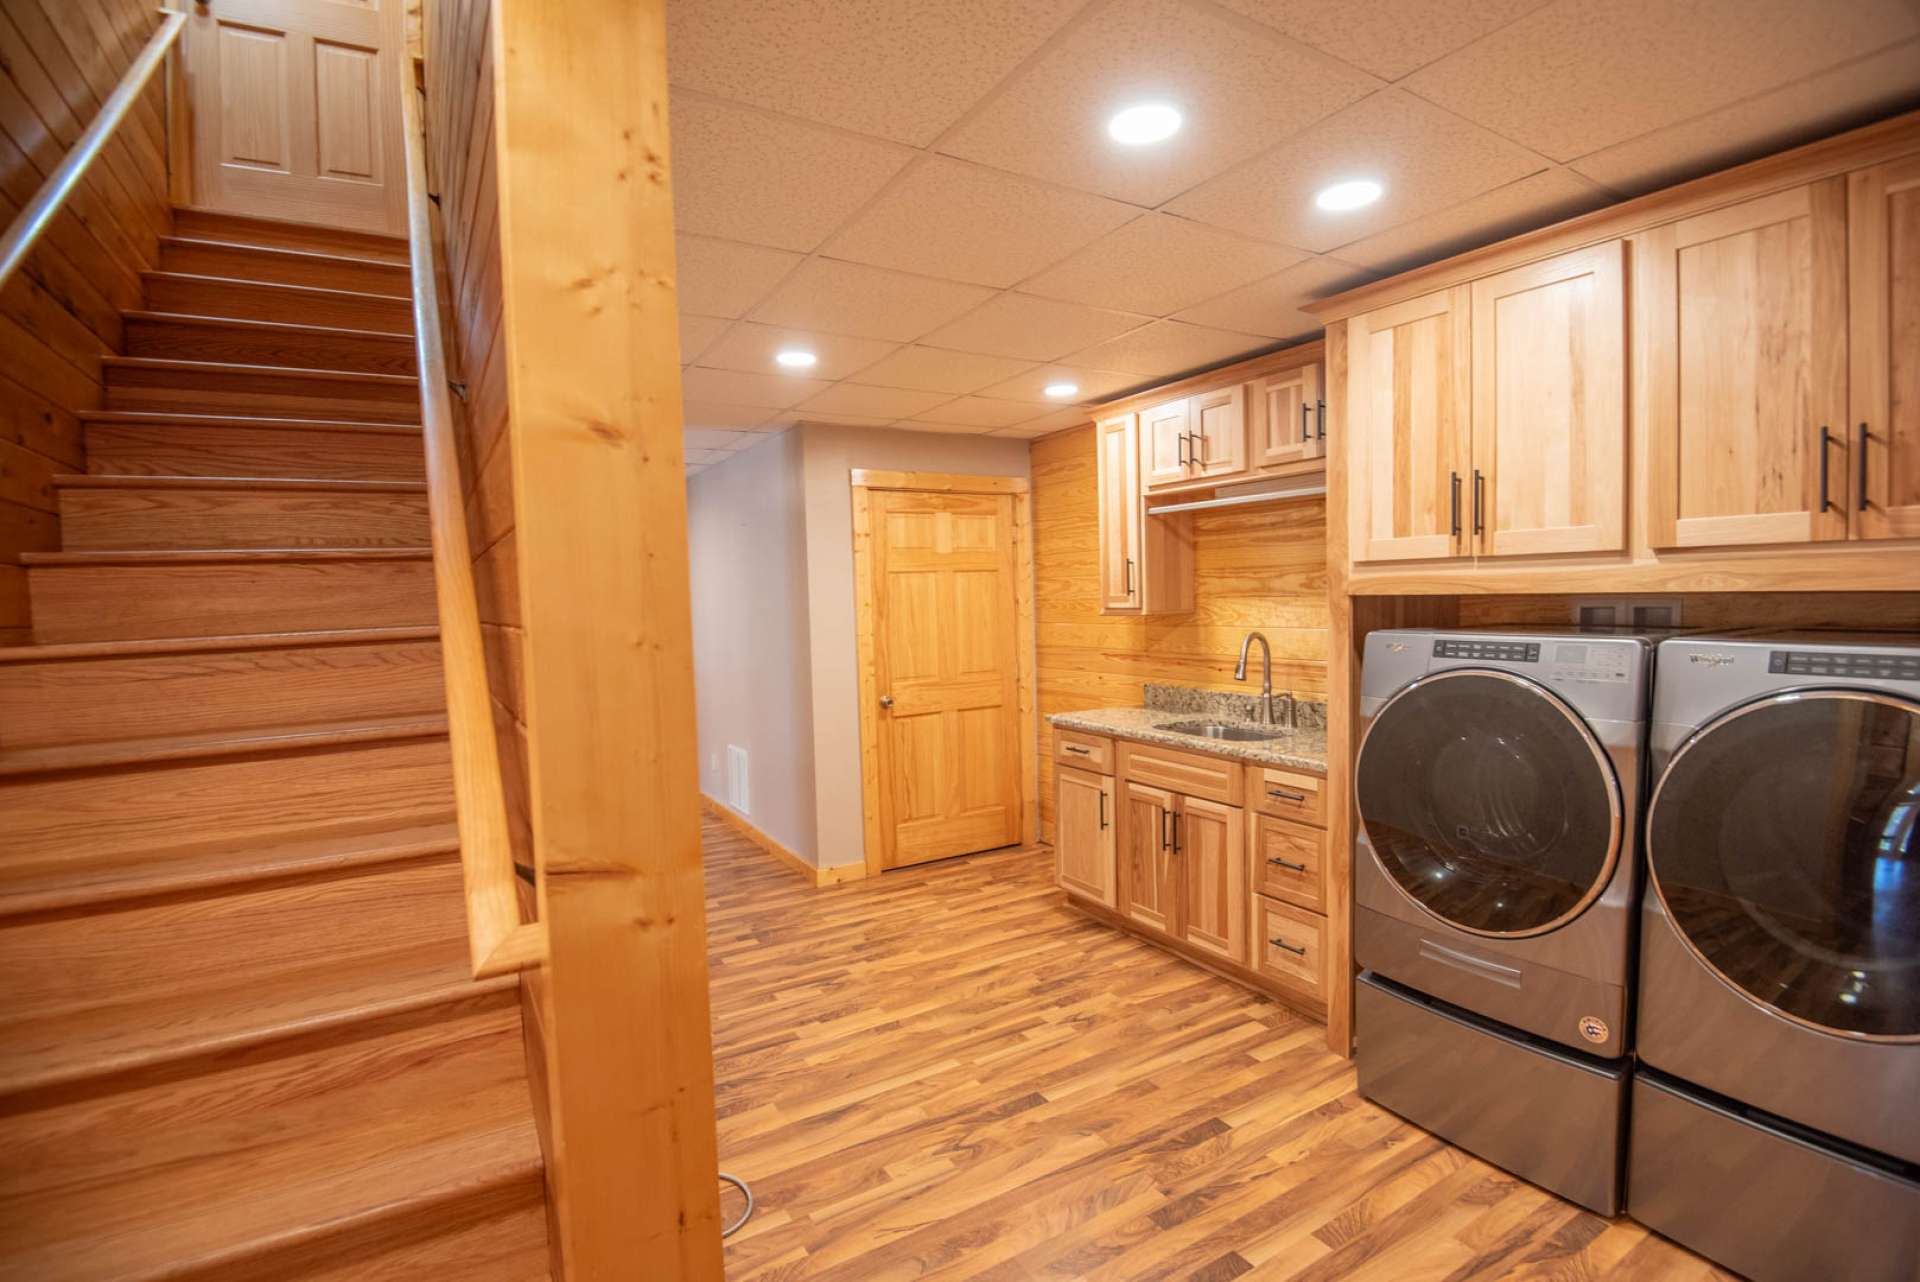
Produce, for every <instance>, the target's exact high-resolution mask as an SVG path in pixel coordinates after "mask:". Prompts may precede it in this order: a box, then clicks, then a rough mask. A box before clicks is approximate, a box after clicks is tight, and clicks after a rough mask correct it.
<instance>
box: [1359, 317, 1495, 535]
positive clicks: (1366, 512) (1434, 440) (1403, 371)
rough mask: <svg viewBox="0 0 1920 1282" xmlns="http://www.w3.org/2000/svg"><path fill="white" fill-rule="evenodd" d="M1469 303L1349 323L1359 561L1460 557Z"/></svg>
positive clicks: (1467, 416) (1466, 434) (1468, 406)
mask: <svg viewBox="0 0 1920 1282" xmlns="http://www.w3.org/2000/svg"><path fill="white" fill-rule="evenodd" d="M1470 293H1471V291H1470V290H1469V289H1468V288H1467V287H1466V286H1459V287H1456V288H1454V289H1448V290H1442V291H1440V292H1439V293H1435V294H1428V295H1426V296H1425V297H1424V298H1412V299H1408V300H1407V301H1406V302H1404V303H1397V304H1395V305H1393V306H1391V307H1385V308H1382V309H1380V310H1379V311H1376V312H1369V313H1367V314H1366V315H1364V316H1356V317H1354V318H1353V319H1352V320H1351V321H1349V322H1348V323H1347V379H1348V388H1347V451H1348V452H1347V467H1348V476H1349V482H1348V507H1347V513H1348V522H1349V534H1350V538H1351V543H1350V547H1351V550H1352V554H1353V559H1354V560H1356V561H1405V560H1415V559H1421V558H1428V557H1446V556H1453V555H1455V554H1457V553H1460V552H1463V551H1465V550H1466V542H1465V539H1464V537H1463V532H1464V528H1465V527H1464V524H1463V520H1462V507H1461V504H1462V499H1463V486H1464V484H1465V481H1466V475H1465V473H1466V470H1467V466H1468V463H1467V460H1468V458H1469V450H1468V439H1469V431H1470V428H1469V419H1470V416H1471V413H1472V406H1471V402H1470V400H1469V395H1468V393H1469V388H1470V377H1469V375H1470V372H1471V366H1470V364H1469V362H1468V351H1469V344H1470V341H1471V336H1470V333H1469V328H1468V314H1469V310H1470V301H1469V299H1470Z"/></svg>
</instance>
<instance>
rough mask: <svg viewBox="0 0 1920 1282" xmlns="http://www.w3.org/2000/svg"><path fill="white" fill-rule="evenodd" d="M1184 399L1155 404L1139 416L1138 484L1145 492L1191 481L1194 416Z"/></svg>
mask: <svg viewBox="0 0 1920 1282" xmlns="http://www.w3.org/2000/svg"><path fill="white" fill-rule="evenodd" d="M1189 408H1190V407H1189V402H1188V399H1187V398H1186V397H1184V396H1183V397H1181V398H1180V399H1179V400H1177V401H1168V402H1167V403H1166V404H1165V405H1156V406H1154V407H1153V408H1152V409H1150V410H1146V411H1143V412H1142V413H1141V415H1140V451H1141V483H1142V486H1143V488H1145V489H1149V490H1151V489H1155V488H1157V487H1159V486H1163V485H1178V484H1180V483H1181V482H1183V481H1188V480H1191V479H1192V478H1193V469H1192V468H1190V467H1188V466H1187V459H1188V457H1189V456H1190V455H1191V453H1192V445H1193V417H1192V415H1191V414H1190V413H1189V412H1188V410H1189Z"/></svg>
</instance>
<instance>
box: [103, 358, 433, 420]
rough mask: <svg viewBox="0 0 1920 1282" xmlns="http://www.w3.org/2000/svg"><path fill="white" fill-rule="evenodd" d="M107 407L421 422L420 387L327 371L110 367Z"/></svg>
mask: <svg viewBox="0 0 1920 1282" xmlns="http://www.w3.org/2000/svg"><path fill="white" fill-rule="evenodd" d="M106 375H107V406H106V407H107V408H108V409H109V410H116V411H127V412H133V413H139V412H147V413H159V414H247V415H268V416H275V417H281V418H325V419H340V420H344V421H348V422H355V423H418V422H419V421H420V394H419V389H418V388H417V387H415V386H414V385H412V384H407V385H398V384H391V383H363V382H355V381H350V380H347V379H333V378H327V377H326V376H325V375H298V376H295V375H284V374H253V373H246V372H242V371H234V370H225V369H218V368H215V369H193V370H181V369H143V368H138V367H135V368H128V367H126V366H112V365H110V366H108V367H107V369H106Z"/></svg>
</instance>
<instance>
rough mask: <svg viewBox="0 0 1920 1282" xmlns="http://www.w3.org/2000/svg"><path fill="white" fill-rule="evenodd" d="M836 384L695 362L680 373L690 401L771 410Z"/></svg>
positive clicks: (786, 405) (784, 406)
mask: <svg viewBox="0 0 1920 1282" xmlns="http://www.w3.org/2000/svg"><path fill="white" fill-rule="evenodd" d="M831 386H832V384H830V383H829V382H827V380H826V379H824V378H801V377H800V376H798V375H795V374H751V373H748V372H746V371H745V370H736V369H707V368H705V367H704V366H700V365H695V366H694V367H693V368H692V369H689V370H687V371H686V372H685V373H684V374H682V375H681V376H680V387H681V391H682V394H683V395H684V396H686V397H687V399H689V400H695V401H718V402H720V403H721V404H723V405H764V406H766V407H767V409H768V411H769V412H771V411H773V410H782V409H786V408H787V407H788V406H790V405H798V404H799V403H800V402H801V401H804V400H806V399H807V398H808V397H809V396H812V395H813V394H814V393H816V392H820V391H824V390H825V389H826V388H828V387H831Z"/></svg>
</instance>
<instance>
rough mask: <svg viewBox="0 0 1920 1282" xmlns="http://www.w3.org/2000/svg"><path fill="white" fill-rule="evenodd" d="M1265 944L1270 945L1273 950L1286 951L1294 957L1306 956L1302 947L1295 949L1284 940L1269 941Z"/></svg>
mask: <svg viewBox="0 0 1920 1282" xmlns="http://www.w3.org/2000/svg"><path fill="white" fill-rule="evenodd" d="M1267 942H1268V943H1269V944H1272V945H1273V946H1274V947H1275V948H1284V949H1286V950H1287V951H1288V952H1290V953H1292V954H1294V955H1295V956H1296V957H1305V956H1306V955H1307V950H1306V949H1305V948H1304V947H1303V948H1295V947H1294V946H1293V945H1292V944H1289V943H1288V942H1287V941H1286V940H1284V939H1269V940H1268V941H1267Z"/></svg>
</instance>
